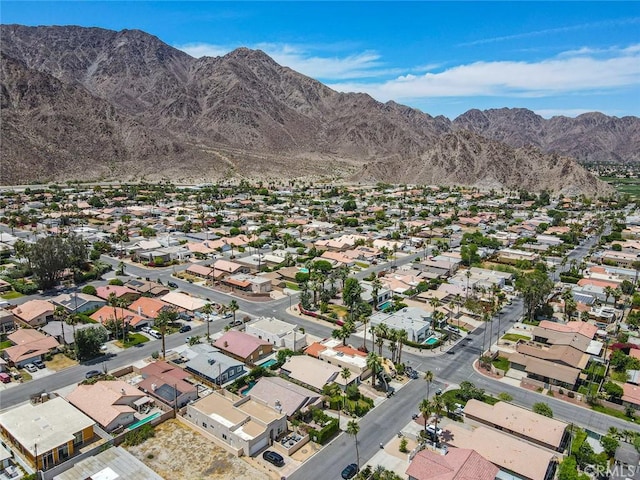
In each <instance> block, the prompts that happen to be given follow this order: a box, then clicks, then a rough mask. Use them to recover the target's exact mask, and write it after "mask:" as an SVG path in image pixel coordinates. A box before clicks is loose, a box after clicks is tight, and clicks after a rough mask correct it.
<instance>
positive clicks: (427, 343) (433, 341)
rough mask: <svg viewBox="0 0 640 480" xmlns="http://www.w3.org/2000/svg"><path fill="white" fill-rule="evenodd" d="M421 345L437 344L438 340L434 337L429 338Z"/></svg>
mask: <svg viewBox="0 0 640 480" xmlns="http://www.w3.org/2000/svg"><path fill="white" fill-rule="evenodd" d="M422 343H424V344H425V345H433V344H434V343H438V339H437V338H436V337H433V336H431V337H429V338H427V339H426V340H425V341H424V342H422Z"/></svg>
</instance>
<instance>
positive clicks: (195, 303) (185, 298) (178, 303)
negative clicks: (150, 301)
mask: <svg viewBox="0 0 640 480" xmlns="http://www.w3.org/2000/svg"><path fill="white" fill-rule="evenodd" d="M160 300H162V301H163V302H165V303H168V304H170V305H173V306H174V307H175V308H176V309H178V310H181V311H186V312H196V311H198V310H201V309H202V307H204V306H205V305H206V304H207V302H206V301H205V300H203V299H201V298H196V297H192V296H190V295H187V294H184V293H180V292H176V291H173V292H169V293H167V294H166V295H164V296H162V297H160Z"/></svg>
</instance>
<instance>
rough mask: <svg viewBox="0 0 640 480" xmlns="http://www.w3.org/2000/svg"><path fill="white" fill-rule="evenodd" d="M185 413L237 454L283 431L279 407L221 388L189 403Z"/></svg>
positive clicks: (284, 421) (284, 425)
mask: <svg viewBox="0 0 640 480" xmlns="http://www.w3.org/2000/svg"><path fill="white" fill-rule="evenodd" d="M185 417H186V418H187V419H188V420H189V421H190V422H192V423H194V424H195V425H197V426H198V427H200V428H202V429H203V430H204V431H206V432H207V433H209V434H211V435H213V436H215V437H216V438H217V439H218V440H220V441H221V442H223V443H224V444H225V445H227V447H228V448H229V449H230V450H232V451H233V452H235V453H236V455H238V456H241V455H248V456H253V455H256V454H257V453H259V452H260V451H261V450H262V449H264V448H265V447H268V446H269V445H271V444H272V443H273V442H274V441H275V440H276V439H277V438H278V437H279V436H280V435H281V434H282V433H284V432H286V431H287V416H286V414H285V413H284V412H282V410H281V409H280V410H278V409H275V408H272V407H270V406H269V405H267V404H265V403H263V402H261V401H259V400H257V399H254V398H252V397H251V395H249V396H247V397H244V398H242V397H238V396H236V395H233V394H231V393H229V392H226V391H224V390H220V391H215V392H213V393H212V394H211V395H208V396H206V397H204V398H202V399H200V400H198V401H197V402H194V403H191V404H189V405H188V406H187V413H186V415H185Z"/></svg>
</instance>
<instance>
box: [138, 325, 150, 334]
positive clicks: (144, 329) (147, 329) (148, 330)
mask: <svg viewBox="0 0 640 480" xmlns="http://www.w3.org/2000/svg"><path fill="white" fill-rule="evenodd" d="M140 330H142V331H143V332H144V333H151V327H148V326H144V327H142V328H141V329H140Z"/></svg>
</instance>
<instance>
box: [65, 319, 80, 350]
mask: <svg viewBox="0 0 640 480" xmlns="http://www.w3.org/2000/svg"><path fill="white" fill-rule="evenodd" d="M64 321H65V323H66V324H67V325H71V328H73V343H75V342H76V325H77V324H78V315H77V314H75V313H74V314H73V315H68V316H67V318H65V319H64Z"/></svg>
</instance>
